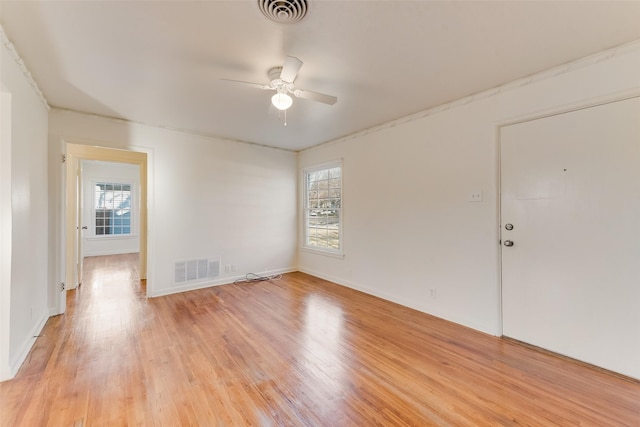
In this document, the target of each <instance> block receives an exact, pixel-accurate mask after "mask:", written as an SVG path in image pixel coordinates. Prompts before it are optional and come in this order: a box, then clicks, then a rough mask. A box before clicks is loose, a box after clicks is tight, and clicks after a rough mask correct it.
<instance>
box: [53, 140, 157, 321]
mask: <svg viewBox="0 0 640 427" xmlns="http://www.w3.org/2000/svg"><path fill="white" fill-rule="evenodd" d="M85 161H97V162H101V163H102V164H104V163H105V162H112V163H119V164H126V165H132V166H135V167H137V170H138V182H137V188H133V186H132V184H129V191H130V192H133V193H137V194H136V195H135V196H134V197H136V205H137V206H138V218H137V224H136V227H137V230H136V231H137V232H138V236H139V237H138V241H137V243H138V249H139V261H138V262H139V267H138V272H139V275H140V279H141V280H146V278H147V154H146V153H139V152H134V151H127V150H118V149H110V148H104V147H93V146H89V145H82V144H71V143H67V144H66V162H65V163H66V167H65V188H66V202H65V210H66V212H65V215H66V221H65V239H66V243H65V251H64V252H65V263H64V267H65V281H66V283H67V284H70V286H68V287H69V288H75V287H76V286H77V285H78V284H79V283H80V281H81V280H82V259H83V249H82V244H83V232H85V231H86V232H87V234H88V235H89V236H91V235H92V233H91V231H92V232H93V234H94V237H95V235H96V233H100V232H102V233H105V232H109V233H112V234H114V233H115V232H116V231H118V232H120V233H122V232H124V231H126V226H125V227H123V220H125V218H124V217H123V216H122V215H120V222H119V224H118V226H117V227H116V223H115V217H114V218H111V217H109V219H108V221H104V219H105V217H104V215H107V214H109V215H111V213H113V214H114V215H115V214H116V212H109V211H108V210H107V208H106V207H105V210H104V212H102V213H101V214H102V215H103V221H101V224H100V226H98V224H97V223H98V221H97V220H96V218H93V220H92V223H93V224H92V230H91V231H89V225H88V223H83V222H84V221H83V220H85V221H86V217H85V215H84V213H83V207H84V206H85V203H84V201H83V200H82V199H83V195H85V197H86V193H85V191H84V189H83V183H84V179H83V174H82V166H83V162H85ZM98 184H101V185H99V186H98V187H104V189H105V191H115V187H114V186H113V185H112V186H108V185H107V184H117V183H108V182H106V180H101V182H100V183H98ZM95 188H96V187H95V186H94V187H93V191H96V190H95ZM125 188H126V187H125ZM119 191H120V196H119V197H122V196H123V194H122V191H123V190H122V183H120V187H119ZM112 195H113V194H112ZM94 210H95V209H94ZM112 225H113V227H112ZM130 226H131V225H130ZM82 227H87V229H86V230H83V229H82ZM129 231H131V230H129ZM65 310H66V292H65V291H63V292H62V297H61V298H60V302H59V312H60V313H63V312H64V311H65Z"/></svg>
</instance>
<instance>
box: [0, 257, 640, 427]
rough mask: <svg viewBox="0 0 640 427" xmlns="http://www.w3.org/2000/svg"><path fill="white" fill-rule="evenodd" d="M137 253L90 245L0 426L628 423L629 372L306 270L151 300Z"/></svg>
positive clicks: (636, 398)
mask: <svg viewBox="0 0 640 427" xmlns="http://www.w3.org/2000/svg"><path fill="white" fill-rule="evenodd" d="M136 267H137V259H136V257H135V256H131V255H124V256H110V257H96V258H89V259H87V262H86V266H85V274H86V275H85V281H84V284H83V285H82V286H81V287H80V288H79V289H78V290H76V291H71V292H69V297H68V311H67V313H66V314H65V315H63V316H57V317H54V318H51V319H50V320H49V322H48V323H47V325H46V327H45V329H44V330H43V332H42V336H41V337H40V338H38V340H37V341H36V344H35V346H34V348H33V350H32V351H31V353H30V355H29V357H28V359H27V361H26V362H25V364H24V366H23V367H22V369H21V370H20V372H19V373H18V376H17V377H16V379H14V380H11V381H7V382H4V383H2V384H0V419H1V420H2V421H1V422H2V425H3V426H12V427H13V426H44V425H51V426H119V425H143V426H151V425H157V426H187V425H194V426H249V425H251V426H373V425H382V426H429V425H437V426H483V425H518V426H552V425H553V426H567V425H590V426H625V425H626V426H638V425H640V383H639V382H636V381H631V380H629V379H624V378H621V377H618V376H615V375H613V374H610V373H608V372H604V371H602V370H599V369H596V368H593V367H590V366H587V365H584V364H582V363H578V362H575V361H572V360H569V359H565V358H562V357H558V356H555V355H553V354H550V353H548V352H544V351H540V350H537V349H535V348H531V347H528V346H525V345H522V344H520V343H517V342H514V341H510V340H504V339H500V338H495V337H492V336H488V335H485V334H482V333H480V332H476V331H473V330H470V329H468V328H464V327H462V326H458V325H455V324H452V323H449V322H446V321H444V320H440V319H437V318H434V317H431V316H428V315H426V314H423V313H419V312H416V311H413V310H410V309H407V308H404V307H401V306H398V305H396V304H393V303H390V302H387V301H383V300H380V299H378V298H375V297H372V296H368V295H365V294H362V293H359V292H356V291H353V290H350V289H347V288H344V287H341V286H338V285H335V284H332V283H330V282H326V281H324V280H320V279H317V278H314V277H312V276H308V275H305V274H302V273H292V274H287V275H285V276H284V277H283V278H282V279H281V280H279V281H273V282H259V283H241V284H231V285H224V286H218V287H213V288H208V289H203V290H198V291H193V292H188V293H183V294H177V295H171V296H167V297H161V298H154V299H149V300H148V299H146V298H145V291H144V283H140V281H139V280H138V275H137V272H136ZM639 362H640V361H639Z"/></svg>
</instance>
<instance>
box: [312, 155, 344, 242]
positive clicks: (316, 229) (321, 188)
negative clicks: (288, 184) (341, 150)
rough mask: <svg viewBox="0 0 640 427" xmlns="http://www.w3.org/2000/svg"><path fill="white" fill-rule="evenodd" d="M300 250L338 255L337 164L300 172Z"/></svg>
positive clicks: (339, 201) (339, 202) (339, 180)
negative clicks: (302, 227) (302, 203)
mask: <svg viewBox="0 0 640 427" xmlns="http://www.w3.org/2000/svg"><path fill="white" fill-rule="evenodd" d="M304 182H305V195H304V200H305V206H304V210H305V230H304V236H305V237H304V239H305V242H304V246H305V247H308V248H314V249H319V250H323V251H329V252H340V251H341V249H342V248H341V246H342V245H341V241H342V227H341V226H342V166H341V165H340V164H339V163H336V164H331V165H325V166H323V167H319V168H314V169H309V170H306V171H305V172H304Z"/></svg>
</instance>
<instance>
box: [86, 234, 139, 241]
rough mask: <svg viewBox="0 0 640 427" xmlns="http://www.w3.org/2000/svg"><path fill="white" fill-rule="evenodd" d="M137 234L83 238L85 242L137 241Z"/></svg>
mask: <svg viewBox="0 0 640 427" xmlns="http://www.w3.org/2000/svg"><path fill="white" fill-rule="evenodd" d="M137 238H138V235H137V234H106V235H104V236H90V237H85V238H84V239H85V240H116V239H117V240H125V239H127V240H129V239H137Z"/></svg>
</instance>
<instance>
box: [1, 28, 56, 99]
mask: <svg viewBox="0 0 640 427" xmlns="http://www.w3.org/2000/svg"><path fill="white" fill-rule="evenodd" d="M0 39H1V40H2V44H3V45H5V46H6V48H7V49H8V50H9V55H10V56H11V58H12V59H13V61H14V62H15V63H16V64H18V67H20V70H21V71H22V74H24V76H25V77H26V78H27V81H28V82H29V85H31V87H32V88H33V91H34V92H35V93H36V95H37V96H38V98H40V101H41V102H42V105H44V107H45V108H46V109H47V111H49V110H51V107H50V106H49V103H48V102H47V98H45V97H44V95H43V94H42V91H41V90H40V87H39V86H38V83H36V81H35V80H34V79H33V76H32V75H31V73H30V72H29V70H28V69H27V66H26V65H24V61H23V60H22V58H21V57H20V54H18V51H17V50H16V48H15V46H14V45H13V43H11V41H10V40H9V38H8V37H7V35H6V34H5V32H4V28H2V25H0Z"/></svg>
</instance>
